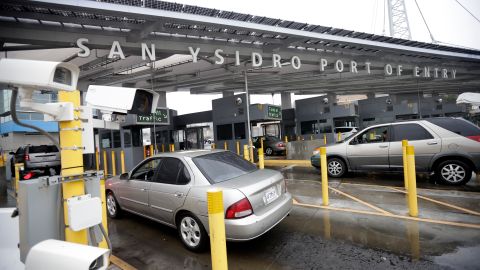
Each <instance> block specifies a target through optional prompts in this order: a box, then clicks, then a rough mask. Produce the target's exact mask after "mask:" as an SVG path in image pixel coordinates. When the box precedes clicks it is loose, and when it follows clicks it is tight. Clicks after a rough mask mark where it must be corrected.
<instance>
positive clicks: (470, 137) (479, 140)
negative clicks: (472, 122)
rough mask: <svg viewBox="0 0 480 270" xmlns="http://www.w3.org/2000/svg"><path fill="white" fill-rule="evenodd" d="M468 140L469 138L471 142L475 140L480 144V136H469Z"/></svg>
mask: <svg viewBox="0 0 480 270" xmlns="http://www.w3.org/2000/svg"><path fill="white" fill-rule="evenodd" d="M467 138H469V139H471V140H474V141H477V142H480V135H478V136H467Z"/></svg>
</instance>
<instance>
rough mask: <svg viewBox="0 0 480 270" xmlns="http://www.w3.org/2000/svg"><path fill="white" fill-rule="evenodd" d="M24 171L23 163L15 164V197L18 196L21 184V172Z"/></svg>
mask: <svg viewBox="0 0 480 270" xmlns="http://www.w3.org/2000/svg"><path fill="white" fill-rule="evenodd" d="M21 170H23V163H15V195H17V196H18V185H19V182H20V171H21Z"/></svg>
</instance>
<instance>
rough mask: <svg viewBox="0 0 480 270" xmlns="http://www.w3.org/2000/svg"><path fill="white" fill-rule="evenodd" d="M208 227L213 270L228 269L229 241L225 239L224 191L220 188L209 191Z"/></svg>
mask: <svg viewBox="0 0 480 270" xmlns="http://www.w3.org/2000/svg"><path fill="white" fill-rule="evenodd" d="M207 204H208V227H209V228H210V248H211V254H212V270H224V269H225V270H226V269H228V263H227V243H226V240H225V220H224V211H223V193H222V191H221V190H219V189H211V190H208V191H207Z"/></svg>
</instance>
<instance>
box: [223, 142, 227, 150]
mask: <svg viewBox="0 0 480 270" xmlns="http://www.w3.org/2000/svg"><path fill="white" fill-rule="evenodd" d="M223 149H224V150H228V147H227V142H226V141H225V142H223Z"/></svg>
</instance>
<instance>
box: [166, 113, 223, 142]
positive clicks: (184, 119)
mask: <svg viewBox="0 0 480 270" xmlns="http://www.w3.org/2000/svg"><path fill="white" fill-rule="evenodd" d="M212 121H213V120H212V111H203V112H197V113H190V114H184V115H179V116H176V117H174V118H173V124H174V129H175V131H174V134H176V135H177V136H176V137H175V140H176V142H177V143H178V146H179V148H178V149H181V150H192V149H211V147H212V144H213V143H214V135H213V122H212Z"/></svg>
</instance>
